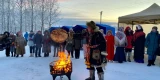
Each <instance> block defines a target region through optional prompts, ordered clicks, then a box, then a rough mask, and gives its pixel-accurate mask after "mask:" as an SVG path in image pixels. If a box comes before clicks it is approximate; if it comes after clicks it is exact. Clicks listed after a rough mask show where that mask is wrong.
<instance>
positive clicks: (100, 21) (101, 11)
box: [100, 11, 103, 24]
mask: <svg viewBox="0 0 160 80" xmlns="http://www.w3.org/2000/svg"><path fill="white" fill-rule="evenodd" d="M102 13H103V11H101V12H100V24H101V23H102Z"/></svg>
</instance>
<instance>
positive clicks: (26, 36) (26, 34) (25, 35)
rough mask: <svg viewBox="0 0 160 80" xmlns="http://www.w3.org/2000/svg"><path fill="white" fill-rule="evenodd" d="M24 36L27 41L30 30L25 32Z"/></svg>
mask: <svg viewBox="0 0 160 80" xmlns="http://www.w3.org/2000/svg"><path fill="white" fill-rule="evenodd" d="M24 38H25V40H26V42H27V41H28V32H26V33H25V34H24Z"/></svg>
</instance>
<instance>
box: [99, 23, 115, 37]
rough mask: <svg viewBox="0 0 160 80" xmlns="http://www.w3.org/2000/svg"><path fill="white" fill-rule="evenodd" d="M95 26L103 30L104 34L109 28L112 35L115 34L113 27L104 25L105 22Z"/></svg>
mask: <svg viewBox="0 0 160 80" xmlns="http://www.w3.org/2000/svg"><path fill="white" fill-rule="evenodd" d="M96 26H98V27H99V28H100V29H103V30H104V33H105V34H106V32H107V31H108V30H111V31H112V33H113V35H115V28H114V27H112V26H110V25H106V24H96Z"/></svg>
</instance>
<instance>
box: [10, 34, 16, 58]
mask: <svg viewBox="0 0 160 80" xmlns="http://www.w3.org/2000/svg"><path fill="white" fill-rule="evenodd" d="M10 38H11V45H10V51H11V55H12V56H11V57H16V48H15V39H16V36H15V35H14V33H13V32H11V33H10Z"/></svg>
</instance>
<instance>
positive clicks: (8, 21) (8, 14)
mask: <svg viewBox="0 0 160 80" xmlns="http://www.w3.org/2000/svg"><path fill="white" fill-rule="evenodd" d="M7 3H8V12H7V31H9V28H10V0H8V1H7Z"/></svg>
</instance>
